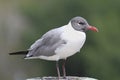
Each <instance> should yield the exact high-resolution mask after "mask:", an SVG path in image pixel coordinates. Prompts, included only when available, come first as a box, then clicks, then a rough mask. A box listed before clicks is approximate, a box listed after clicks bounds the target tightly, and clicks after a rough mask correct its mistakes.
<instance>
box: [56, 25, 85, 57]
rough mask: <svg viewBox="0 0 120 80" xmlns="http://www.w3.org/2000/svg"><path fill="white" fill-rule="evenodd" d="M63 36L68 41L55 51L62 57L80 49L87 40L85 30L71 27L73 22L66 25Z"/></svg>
mask: <svg viewBox="0 0 120 80" xmlns="http://www.w3.org/2000/svg"><path fill="white" fill-rule="evenodd" d="M61 38H62V39H63V40H65V41H66V42H67V43H66V44H64V45H62V46H60V47H58V48H57V49H56V50H55V53H56V54H57V55H58V56H59V58H60V59H64V58H67V57H69V56H72V55H73V54H75V53H76V52H78V51H80V49H81V47H82V46H83V44H84V42H85V40H86V34H85V33H84V32H80V31H76V30H74V29H73V28H72V27H71V24H69V25H67V26H65V28H64V32H63V33H62V35H61Z"/></svg>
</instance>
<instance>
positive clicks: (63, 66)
mask: <svg viewBox="0 0 120 80" xmlns="http://www.w3.org/2000/svg"><path fill="white" fill-rule="evenodd" d="M65 63H66V59H64V61H63V65H62V70H63V78H66V70H65Z"/></svg>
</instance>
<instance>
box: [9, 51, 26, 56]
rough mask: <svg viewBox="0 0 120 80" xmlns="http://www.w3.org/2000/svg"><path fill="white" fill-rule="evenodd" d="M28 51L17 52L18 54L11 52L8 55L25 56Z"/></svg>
mask: <svg viewBox="0 0 120 80" xmlns="http://www.w3.org/2000/svg"><path fill="white" fill-rule="evenodd" d="M27 53H28V51H19V52H13V53H9V55H26V54H27Z"/></svg>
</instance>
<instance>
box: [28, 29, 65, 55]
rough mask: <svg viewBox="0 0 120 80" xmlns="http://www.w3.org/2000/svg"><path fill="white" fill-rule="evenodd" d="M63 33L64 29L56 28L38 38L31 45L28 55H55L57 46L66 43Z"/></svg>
mask: <svg viewBox="0 0 120 80" xmlns="http://www.w3.org/2000/svg"><path fill="white" fill-rule="evenodd" d="M61 33H62V30H61V29H59V28H56V29H53V30H50V31H49V32H47V33H46V34H44V35H43V36H42V37H41V39H39V40H37V41H36V42H35V43H34V44H33V45H32V46H31V47H30V49H29V53H28V54H27V57H36V56H41V55H42V56H52V55H54V54H55V50H56V48H58V47H59V46H61V45H62V44H66V41H64V40H62V39H61V38H60V35H61Z"/></svg>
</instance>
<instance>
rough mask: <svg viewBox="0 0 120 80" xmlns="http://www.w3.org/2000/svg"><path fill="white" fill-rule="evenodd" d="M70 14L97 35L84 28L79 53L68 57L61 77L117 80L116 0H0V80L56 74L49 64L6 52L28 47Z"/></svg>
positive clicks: (119, 7) (119, 9)
mask: <svg viewBox="0 0 120 80" xmlns="http://www.w3.org/2000/svg"><path fill="white" fill-rule="evenodd" d="M75 16H82V17H84V18H86V19H87V21H88V22H89V24H91V25H93V26H96V27H97V28H98V29H99V33H94V32H92V31H88V32H87V40H86V43H85V45H84V47H83V48H82V49H81V52H80V53H77V54H76V55H74V56H72V57H70V58H68V61H67V63H66V69H67V75H69V76H70V75H73V76H87V77H94V78H97V79H99V80H120V31H119V30H120V0H0V80H25V79H26V78H32V77H38V76H41V77H42V76H57V74H56V68H55V62H50V61H44V60H40V59H37V60H24V59H23V58H24V56H10V55H8V53H9V52H14V51H19V50H26V49H28V48H29V47H30V45H31V44H32V43H34V41H35V40H37V39H39V38H40V37H41V36H42V35H43V34H44V33H45V32H46V31H48V30H50V29H52V28H56V27H60V26H62V25H66V24H67V23H68V22H69V20H70V19H71V18H73V17H75Z"/></svg>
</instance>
